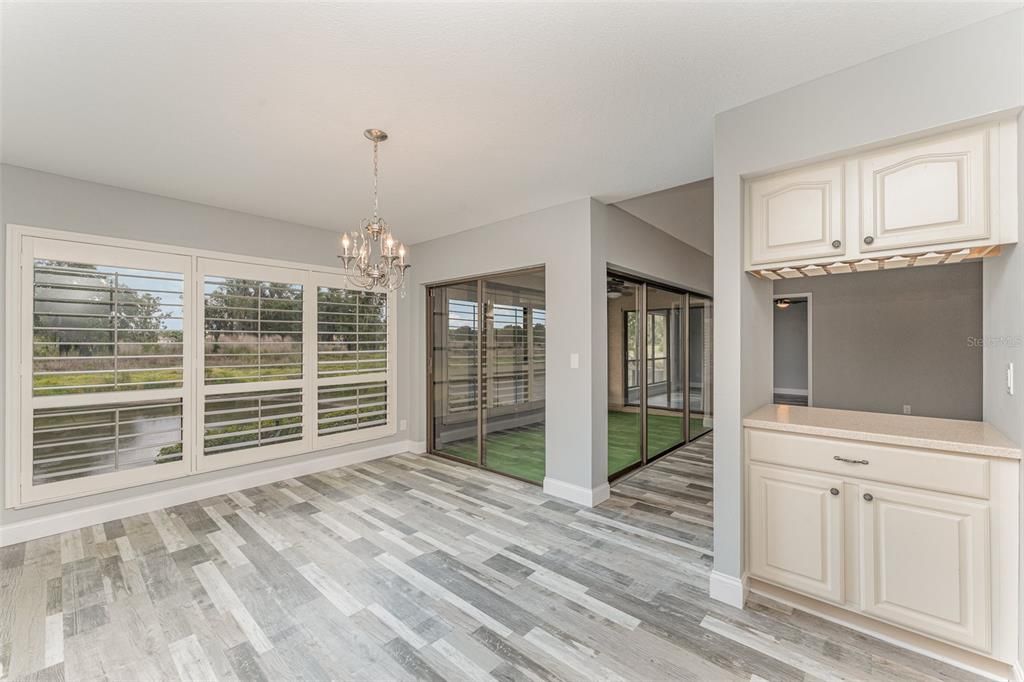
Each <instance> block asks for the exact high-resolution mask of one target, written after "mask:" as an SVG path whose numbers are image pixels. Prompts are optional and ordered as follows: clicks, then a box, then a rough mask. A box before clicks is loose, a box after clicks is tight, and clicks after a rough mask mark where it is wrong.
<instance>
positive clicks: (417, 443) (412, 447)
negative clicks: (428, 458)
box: [406, 440, 427, 455]
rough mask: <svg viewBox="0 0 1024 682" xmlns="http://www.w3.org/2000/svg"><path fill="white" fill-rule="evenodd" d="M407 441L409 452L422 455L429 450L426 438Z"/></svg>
mask: <svg viewBox="0 0 1024 682" xmlns="http://www.w3.org/2000/svg"><path fill="white" fill-rule="evenodd" d="M406 442H407V443H408V444H409V452H411V453H412V454H414V455H422V454H424V453H425V452H426V451H427V441H425V440H410V441H406Z"/></svg>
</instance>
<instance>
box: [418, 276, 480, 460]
mask: <svg viewBox="0 0 1024 682" xmlns="http://www.w3.org/2000/svg"><path fill="white" fill-rule="evenodd" d="M478 289H479V287H478V286H477V283H476V282H472V283H466V284H453V285H451V286H445V287H436V288H434V289H432V290H431V292H430V296H429V297H428V298H429V301H428V302H429V305H430V313H431V316H430V319H431V329H430V331H431V333H430V336H431V337H432V339H433V343H432V346H433V347H432V349H431V357H430V358H429V359H428V363H427V364H428V367H430V368H432V371H431V372H430V386H431V396H430V401H431V406H432V410H431V411H432V416H433V419H432V423H433V437H434V440H433V443H432V447H433V448H434V449H435V450H437V451H438V452H443V453H444V454H446V455H449V456H451V457H458V458H459V459H465V460H468V461H471V462H476V461H477V459H478V452H479V449H480V429H479V425H478V423H477V413H478V411H479V398H480V390H479V387H480V371H479V370H480V367H479V358H480V328H481V326H482V325H481V316H480V298H479V291H478Z"/></svg>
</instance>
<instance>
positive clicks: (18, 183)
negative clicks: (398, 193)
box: [0, 165, 409, 525]
mask: <svg viewBox="0 0 1024 682" xmlns="http://www.w3.org/2000/svg"><path fill="white" fill-rule="evenodd" d="M0 192H2V194H0V196H2V203H0V222H2V224H3V225H6V224H8V223H14V224H20V225H30V226H32V227H45V228H50V229H55V230H66V231H69V232H82V233H86V234H96V235H103V236H107V237H119V238H122V239H133V240H138V241H148V242H155V243H160V244H173V245H178V246H187V247H190V248H197V249H209V250H211V251H222V252H226V253H233V254H241V255H247V256H257V257H262V258H276V259H280V260H287V261H293V262H297V263H307V264H312V265H330V266H336V265H337V262H336V259H335V255H334V254H335V242H336V240H337V237H338V235H337V233H335V232H331V231H328V230H321V229H318V228H314V227H308V226H306V225H297V224H294V223H286V222H281V221H278V220H272V219H269V218H261V217H259V216H253V215H249V214H246V213H238V212H236V211H228V210H224V209H220V208H214V207H212V206H204V205H202V204H194V203H190V202H187V201H178V200H176V199H169V198H167V197H161V196H156V195H153V194H145V193H143V192H134V191H131V190H125V189H120V188H117V187H111V186H109V185H100V184H96V183H92V182H84V181H81V180H75V179H72V178H67V177H63V176H60V175H53V174H50V173H41V172H38V171H34V170H29V169H27V168H20V167H17V166H9V165H2V166H0ZM359 215H360V213H359V210H358V207H353V215H352V218H353V219H358V216H359ZM5 239H6V229H3V230H0V241H2V240H5ZM4 248H5V249H6V244H4ZM4 262H5V261H3V262H0V268H3V267H5V265H4ZM5 275H6V273H0V286H3V282H5V279H4V277H5ZM3 298H4V297H3V296H0V306H2V305H3V304H4V302H3ZM406 306H407V301H406V300H400V301H399V303H398V317H399V328H398V348H397V349H396V356H397V357H398V358H404V357H405V356H406V355H407V354H408V350H407V349H406V347H407V345H408V339H409V334H408V332H407V331H406V329H405V328H404V327H403V326H402V322H403V320H404V318H405V316H406V312H405V309H406ZM6 319H7V317H6V315H2V314H0V320H3V322H0V324H6ZM2 352H3V351H2V350H0V372H3V371H4V369H3V368H4V367H5V365H4V362H5V359H4V358H3V356H2ZM398 371H399V382H401V373H402V367H401V365H399V368H398ZM0 384H2V395H3V396H5V397H8V396H11V395H12V394H13V393H12V391H11V388H10V387H9V386H8V384H7V382H6V377H3V376H2V375H0ZM407 397H408V395H407V393H405V392H404V391H403V390H401V387H400V388H399V391H398V406H397V407H398V410H397V412H398V419H399V420H403V419H406V418H407V415H408V401H407ZM3 418H4V417H3V415H2V411H0V420H2V419H3ZM3 428H4V429H6V428H7V425H6V424H3ZM407 437H408V436H407V434H406V433H404V432H402V431H401V430H399V432H398V433H397V434H396V435H394V436H391V437H389V438H382V439H378V440H374V441H369V442H364V443H359V444H357V445H353V446H347V447H342V448H332V449H331V450H330V451H329V452H345V451H348V450H360V449H363V448H366V447H369V446H372V445H378V444H382V443H389V442H397V441H403V440H405V439H406V438H407ZM2 447H3V442H2V439H0V448H2ZM325 452H327V451H325ZM6 454H7V453H4V455H5V456H6ZM317 454H323V453H322V452H321V453H315V454H310V455H298V456H296V457H290V458H288V459H287V461H289V462H291V461H300V460H302V459H308V458H311V457H313V456H316V455H317ZM281 461H282V460H275V461H270V462H263V463H258V464H251V465H248V466H245V467H236V468H232V469H228V470H225V471H221V472H211V473H205V474H199V475H195V476H190V477H189V478H188V479H187V481H188V482H189V483H193V482H204V481H211V480H216V479H218V478H223V477H227V476H231V475H234V474H237V473H241V472H247V471H255V470H258V469H261V468H266V467H272V466H275V465H277V464H280V463H281ZM3 476H4V468H3V467H2V466H0V525H4V524H9V523H16V522H18V521H24V520H28V519H34V518H39V517H43V516H47V515H50V514H59V513H64V512H68V511H73V510H75V509H80V508H81V507H83V506H85V505H100V504H107V503H112V502H117V501H119V500H123V499H125V498H127V497H135V496H138V495H144V494H146V493H147V492H156V491H161V490H168V489H171V488H173V487H175V486H179V485H181V484H182V479H176V480H171V481H162V482H160V483H153V484H149V485H145V486H138V487H135V488H130V489H126V490H122V491H117V492H110V493H102V494H99V495H91V496H89V497H86V498H79V499H74V500H68V501H64V502H55V503H50V504H45V505H41V506H36V507H28V508H25V509H18V510H11V509H4V508H3V507H4V505H3V504H2V502H3V499H2V496H3V490H4V488H3V485H2V483H3V481H2V477H3Z"/></svg>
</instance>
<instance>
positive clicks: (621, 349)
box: [607, 276, 647, 476]
mask: <svg viewBox="0 0 1024 682" xmlns="http://www.w3.org/2000/svg"><path fill="white" fill-rule="evenodd" d="M607 288H608V475H609V476H614V475H615V474H618V473H621V472H623V471H627V470H629V469H631V468H633V467H636V466H639V465H640V463H641V462H642V460H643V457H642V456H641V453H642V452H643V442H642V441H641V435H642V431H643V429H642V428H641V426H640V420H641V416H642V413H641V411H640V398H641V393H642V391H641V390H640V386H641V384H642V382H643V381H644V377H645V376H646V374H647V371H646V367H644V366H643V365H642V357H643V352H642V351H641V346H642V345H643V343H642V342H641V341H640V339H641V338H643V326H644V318H642V316H641V312H640V303H641V298H640V294H641V288H642V285H641V284H639V283H637V282H632V281H630V280H628V279H626V278H624V277H618V276H609V277H608V287H607Z"/></svg>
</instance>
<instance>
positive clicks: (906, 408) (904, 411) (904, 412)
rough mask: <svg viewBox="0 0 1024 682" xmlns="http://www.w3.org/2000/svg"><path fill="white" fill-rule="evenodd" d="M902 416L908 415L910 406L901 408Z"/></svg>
mask: <svg viewBox="0 0 1024 682" xmlns="http://www.w3.org/2000/svg"><path fill="white" fill-rule="evenodd" d="M903 414H910V405H904V406H903Z"/></svg>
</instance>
